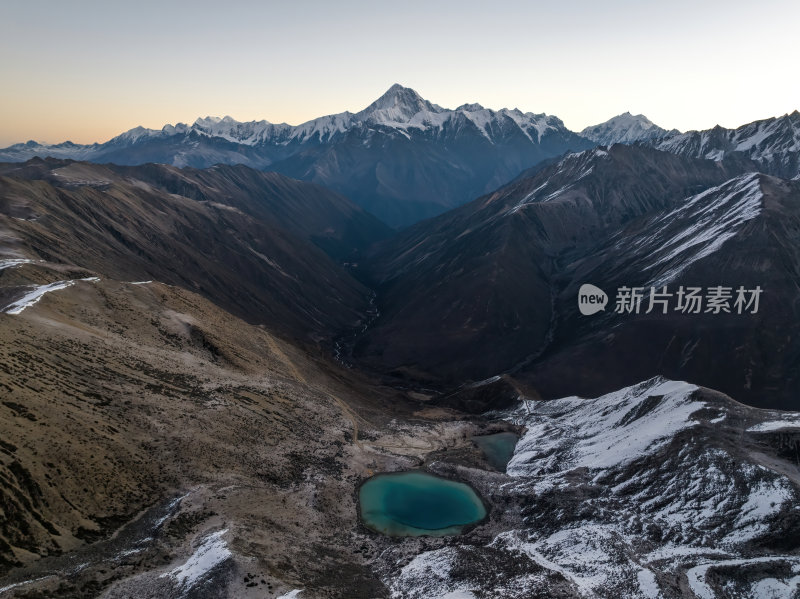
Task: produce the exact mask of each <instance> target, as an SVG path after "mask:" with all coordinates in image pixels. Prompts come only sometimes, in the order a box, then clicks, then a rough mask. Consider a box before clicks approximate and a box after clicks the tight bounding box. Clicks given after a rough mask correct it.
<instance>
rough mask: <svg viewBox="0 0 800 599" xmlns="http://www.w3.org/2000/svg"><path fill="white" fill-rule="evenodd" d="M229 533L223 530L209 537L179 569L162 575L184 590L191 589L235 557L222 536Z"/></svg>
mask: <svg viewBox="0 0 800 599" xmlns="http://www.w3.org/2000/svg"><path fill="white" fill-rule="evenodd" d="M227 532H228V529H227V528H226V529H223V530H220V531H217V532H215V533H212V534H210V535H208V536H207V537H206V538H205V539H203V542H202V543H201V544H200V546H199V547H198V548H197V549H196V550H195V552H194V553H193V554H192V555H191V557H189V559H188V560H186V562H185V563H184V564H183V565H181V566H178V567H177V568H175V569H173V570H170V571H169V572H166V573H164V574H162V575H161V576H160V577H161V578H164V577H166V576H170V577H172V578H173V579H175V581H176V582H177V583H178V584H179V585H180V586H181V588H183V589H187V590H188V589H191V588H192V587H193V586H194V585H195V584H196V583H197V582H198V581H199V580H200V579H202V578H203V577H205V576H206V575H207V574H208V573H209V572H210V571H211V570H213V569H214V568H215V567H216V566H218V565H219V564H221V563H223V562H225V561H227V560H228V559H230V557H231V556H232V555H233V554H232V553H231V552H230V550H229V549H228V544H227V543H226V542H225V539H223V538H222V535H224V534H225V533H227Z"/></svg>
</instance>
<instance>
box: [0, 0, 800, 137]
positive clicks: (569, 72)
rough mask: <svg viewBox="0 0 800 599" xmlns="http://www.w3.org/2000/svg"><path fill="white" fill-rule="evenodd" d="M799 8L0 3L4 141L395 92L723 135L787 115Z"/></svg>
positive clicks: (686, 0)
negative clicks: (717, 128) (721, 130)
mask: <svg viewBox="0 0 800 599" xmlns="http://www.w3.org/2000/svg"><path fill="white" fill-rule="evenodd" d="M799 25H800V2H797V0H762V1H761V2H759V3H756V2H752V1H749V0H748V1H742V0H724V1H723V0H705V1H704V0H670V1H664V2H652V1H648V0H637V1H630V0H607V1H604V2H598V1H590V0H587V1H583V0H578V1H569V0H562V1H559V0H552V1H550V2H546V3H544V2H533V1H528V2H510V1H509V2H494V3H489V2H471V1H469V0H460V1H457V2H449V1H447V2H435V1H429V2H417V1H415V0H412V1H408V0H406V1H405V2H380V1H375V0H373V1H372V2H362V1H344V2H342V1H338V2H337V1H335V0H330V1H302V0H295V1H292V2H285V3H283V2H282V3H277V2H263V1H262V2H242V1H239V0H227V1H225V2H205V1H203V0H193V1H191V2H183V1H170V0H161V1H158V2H152V1H150V0H139V1H136V2H117V1H115V0H104V1H93V0H70V1H64V0H57V1H41V0H0V52H1V53H0V57H1V58H0V82H1V83H0V147H5V146H7V145H10V144H12V143H16V142H20V141H27V140H28V139H35V140H37V141H42V142H48V143H56V142H61V141H65V140H72V141H74V142H77V143H89V142H94V141H106V140H108V139H109V138H111V137H113V136H114V135H116V134H118V133H121V132H122V131H125V130H127V129H130V128H132V127H135V126H137V125H143V126H145V127H151V128H161V126H162V125H164V124H165V123H177V122H187V123H191V122H193V121H194V120H195V118H197V117H198V116H206V115H212V116H225V115H230V116H232V117H234V118H236V119H238V120H253V119H257V120H260V119H267V120H268V121H271V122H276V123H279V122H288V123H290V124H298V123H301V122H303V121H306V120H309V119H311V118H314V117H317V116H322V115H326V114H331V113H336V112H343V111H345V110H351V111H357V110H360V109H362V108H364V107H365V106H366V105H367V104H369V103H370V102H372V101H373V100H374V99H375V98H377V97H378V96H379V95H380V94H381V93H383V92H384V91H385V90H386V89H387V88H388V87H389V86H390V85H391V84H393V83H396V82H397V83H401V84H403V85H405V86H408V87H412V88H414V89H416V90H417V91H418V92H419V93H420V94H421V95H422V96H423V97H425V98H426V99H428V100H430V101H432V102H435V103H437V104H440V105H442V106H445V107H449V108H455V107H456V106H458V105H460V104H463V103H465V102H479V103H481V104H483V105H484V106H487V107H490V108H503V107H508V108H514V107H517V108H520V109H521V110H524V111H532V112H546V113H548V114H554V115H556V116H558V117H560V118H561V119H562V120H563V121H564V123H565V124H566V125H567V126H568V127H570V128H571V129H573V130H580V129H582V128H583V127H585V126H587V125H590V124H595V123H598V122H601V121H604V120H607V119H608V118H610V117H612V116H614V115H616V114H619V113H621V112H625V111H626V110H628V111H630V112H632V113H634V114H637V113H643V114H645V115H647V116H648V117H649V118H650V119H651V120H653V121H654V122H656V123H657V124H659V125H661V126H662V127H665V128H668V129H669V128H677V129H681V130H688V129H705V128H709V127H712V126H714V125H715V124H720V125H723V126H727V127H735V126H738V125H741V124H744V123H747V122H750V121H753V120H756V119H759V118H766V117H770V116H777V115H781V114H784V113H787V112H791V111H792V110H795V109H800V77H798V76H797V59H798V57H800V50H799V49H798V43H797V39H798V31H800V28H799V27H798V26H799Z"/></svg>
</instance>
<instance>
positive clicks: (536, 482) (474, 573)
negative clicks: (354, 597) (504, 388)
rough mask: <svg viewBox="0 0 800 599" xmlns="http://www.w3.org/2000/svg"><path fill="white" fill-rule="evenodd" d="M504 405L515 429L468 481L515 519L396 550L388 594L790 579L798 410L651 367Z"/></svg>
mask: <svg viewBox="0 0 800 599" xmlns="http://www.w3.org/2000/svg"><path fill="white" fill-rule="evenodd" d="M502 416H503V417H504V418H506V419H509V420H513V421H515V422H517V423H518V424H522V425H524V426H525V427H526V432H525V433H524V435H523V437H522V438H521V440H520V441H519V443H518V445H517V447H516V450H515V453H514V457H513V458H512V460H511V462H510V463H509V466H508V472H507V476H506V477H504V478H502V479H500V478H498V479H496V480H494V481H492V482H485V483H484V484H483V486H482V488H481V490H482V492H483V493H485V494H487V495H488V496H490V497H491V498H492V500H493V503H494V504H495V505H503V506H504V509H505V510H506V511H507V512H508V513H507V514H505V515H504V516H498V518H502V519H503V520H504V521H505V522H511V521H513V519H514V518H513V517H512V516H510V514H511V513H513V512H515V511H517V518H518V520H517V525H516V526H514V527H511V528H509V529H506V530H503V528H504V527H503V526H502V525H499V524H496V525H495V527H496V528H495V531H494V532H493V533H492V534H490V535H488V536H487V537H486V540H485V541H481V542H477V543H476V542H474V539H471V540H470V541H468V542H454V543H453V544H452V545H449V546H446V547H442V548H438V549H435V550H431V551H426V552H421V553H419V554H418V555H415V556H413V557H411V558H410V559H409V558H405V559H402V558H401V559H400V560H399V561H398V562H397V563H395V564H394V565H393V566H391V567H389V568H388V569H387V571H386V574H385V575H386V578H387V582H388V584H389V586H390V587H391V589H392V591H393V596H394V597H398V598H400V597H403V598H406V597H408V598H420V599H422V598H425V599H433V598H445V597H448V598H451V597H460V598H470V597H481V598H488V597H497V598H501V597H503V598H508V597H520V598H522V597H526V598H527V597H641V598H648V599H650V598H653V599H654V598H657V597H699V598H702V599H706V598H711V597H719V598H722V597H726V598H729V597H742V598H752V597H772V596H775V597H790V596H795V594H796V593H797V592H798V588H800V587H799V585H800V576H798V574H800V554H798V551H797V550H798V546H799V545H800V541H798V535H797V532H798V530H799V529H800V503H799V500H800V490H799V489H798V483H799V482H800V471H799V470H798V458H797V453H796V452H797V450H798V446H800V424H799V423H798V421H797V418H796V415H791V414H784V413H780V412H767V411H762V410H755V409H753V408H748V407H745V406H743V405H741V404H738V403H736V402H734V401H732V400H731V399H729V398H728V397H726V396H723V395H721V394H718V393H715V392H711V391H709V390H706V389H703V388H698V387H696V386H694V385H691V384H688V383H684V382H675V381H669V380H666V379H663V378H660V377H658V378H654V379H651V380H648V381H645V382H643V383H640V384H638V385H635V386H632V387H628V388H625V389H621V390H619V391H616V392H613V393H610V394H608V395H604V396H602V397H598V398H596V399H588V400H587V399H580V398H577V397H569V398H565V399H560V400H555V401H549V402H541V401H530V400H529V401H523V403H522V404H521V405H520V406H519V407H518V408H516V409H514V410H512V411H509V412H506V413H504V414H502ZM490 526H491V525H487V527H490Z"/></svg>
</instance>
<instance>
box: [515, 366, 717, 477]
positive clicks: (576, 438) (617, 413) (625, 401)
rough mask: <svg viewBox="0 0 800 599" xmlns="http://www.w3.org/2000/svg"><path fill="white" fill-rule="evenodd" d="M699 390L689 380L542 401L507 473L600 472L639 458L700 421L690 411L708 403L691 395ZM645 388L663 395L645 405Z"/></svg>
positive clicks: (653, 394) (650, 394) (528, 420)
mask: <svg viewBox="0 0 800 599" xmlns="http://www.w3.org/2000/svg"><path fill="white" fill-rule="evenodd" d="M696 389H697V387H695V386H694V385H689V384H688V383H681V382H674V381H664V382H658V383H656V384H651V383H649V382H648V383H643V384H642V385H639V386H635V387H629V388H628V389H623V390H622V391H617V392H614V393H610V394H608V395H603V396H602V397H598V398H597V399H588V400H587V399H581V398H579V397H568V398H565V399H558V400H554V401H551V402H537V403H535V404H533V407H532V408H531V416H530V417H526V426H527V427H528V432H527V433H525V435H524V436H523V437H522V439H520V441H519V443H518V444H517V448H516V450H515V451H514V457H513V458H512V459H511V462H509V464H508V474H510V475H511V476H538V475H539V474H540V473H542V472H547V473H549V474H553V473H555V472H564V471H568V470H572V469H574V468H588V469H590V470H596V469H598V468H611V467H615V466H619V465H621V464H624V463H627V462H630V461H632V460H635V459H639V458H641V457H642V456H644V455H647V454H648V453H650V452H652V451H654V450H655V449H657V448H658V447H659V445H660V444H661V443H663V442H664V441H665V440H669V439H671V438H672V437H673V436H674V435H675V434H676V433H677V432H679V431H681V430H683V429H685V428H689V427H691V426H694V425H695V424H696V422H694V421H692V419H691V415H692V414H693V413H694V412H696V411H697V410H699V409H701V408H703V407H704V404H703V403H702V402H698V401H692V400H691V399H690V398H691V393H692V392H693V391H695V390H696ZM643 392H646V393H647V394H648V397H659V398H660V399H658V400H657V401H656V400H653V401H649V402H645V403H643V401H642V393H643ZM552 415H558V418H553V417H552ZM548 478H552V477H548ZM545 484H549V483H545Z"/></svg>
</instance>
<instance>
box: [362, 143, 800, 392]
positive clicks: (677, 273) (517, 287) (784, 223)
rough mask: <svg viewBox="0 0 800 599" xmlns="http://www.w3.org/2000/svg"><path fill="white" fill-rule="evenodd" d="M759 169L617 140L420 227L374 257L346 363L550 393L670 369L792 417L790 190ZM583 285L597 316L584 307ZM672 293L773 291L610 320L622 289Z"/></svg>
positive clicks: (794, 280) (798, 263)
mask: <svg viewBox="0 0 800 599" xmlns="http://www.w3.org/2000/svg"><path fill="white" fill-rule="evenodd" d="M753 170H756V167H755V165H753V163H751V162H749V161H747V160H745V159H742V158H740V157H736V156H734V157H732V158H731V159H726V160H723V161H718V162H715V161H711V160H697V159H690V158H683V157H679V156H675V155H672V154H668V153H663V152H658V151H654V150H650V149H647V148H643V147H631V146H621V145H617V146H613V147H611V148H610V149H597V150H592V151H587V152H583V153H580V154H575V155H570V156H567V157H566V158H565V159H563V160H562V161H560V162H559V163H557V164H555V165H551V166H549V167H546V168H544V169H543V170H540V171H539V172H538V173H536V174H535V175H534V176H532V177H529V178H521V179H519V180H517V181H515V182H514V183H513V184H510V185H508V186H506V187H505V188H502V189H500V190H499V191H497V192H495V193H493V194H491V195H489V196H484V197H482V198H480V199H478V200H476V201H475V202H472V203H471V204H468V205H467V206H465V207H463V208H461V209H458V210H455V211H453V212H451V213H448V214H447V215H443V216H442V217H439V218H436V219H433V220H431V221H428V222H425V223H421V224H419V225H417V226H416V227H412V228H411V229H409V230H408V231H405V232H403V233H402V234H400V235H398V236H396V237H395V238H393V239H391V240H389V241H388V242H386V243H385V244H383V245H382V246H381V247H380V249H378V250H377V251H376V252H375V254H374V259H373V261H372V262H371V263H370V269H371V270H370V274H371V276H372V277H373V279H374V280H375V281H376V284H378V285H379V290H380V292H379V297H380V298H381V299H380V301H381V305H380V309H381V317H380V318H379V319H378V321H377V322H376V323H375V325H374V327H373V328H372V329H371V331H369V332H368V334H367V335H366V336H365V337H364V338H363V339H362V340H361V343H360V344H359V345H358V346H357V348H356V353H357V355H359V356H361V358H362V359H363V360H364V361H365V362H367V363H369V364H371V365H373V366H376V367H381V368H386V369H389V370H392V371H393V372H395V373H396V374H403V375H406V376H415V377H423V378H425V377H427V378H429V380H433V381H439V382H441V381H447V382H456V381H459V380H463V379H464V378H470V379H472V380H477V379H481V378H486V377H489V376H491V375H495V374H499V373H502V372H514V373H516V374H517V376H519V377H521V378H522V379H524V380H527V381H528V382H530V383H531V384H532V385H533V386H534V387H535V388H537V389H538V390H539V392H540V393H542V394H543V395H545V396H546V397H556V396H562V395H568V394H572V393H583V394H588V393H590V391H589V390H590V389H594V390H597V389H601V390H608V389H611V388H617V387H619V386H622V385H624V384H628V383H630V382H633V381H635V380H641V379H642V378H644V377H646V376H652V375H654V374H657V373H660V372H665V373H667V374H668V375H669V376H673V377H679V378H688V379H691V380H696V381H698V382H700V383H703V384H708V385H709V386H715V387H716V388H719V389H722V390H724V391H726V392H728V393H731V394H732V395H734V396H735V397H737V398H740V399H743V400H746V401H749V402H752V403H754V404H756V405H769V406H788V405H790V404H789V403H788V402H790V401H791V400H792V398H793V397H794V396H795V395H794V394H795V393H796V392H797V391H798V381H797V380H795V378H794V377H793V376H792V375H791V373H790V372H789V371H790V370H791V367H790V366H789V364H790V362H791V360H793V359H795V358H796V356H797V352H798V350H800V345H799V344H798V341H797V340H796V339H794V338H793V336H792V335H791V334H787V332H786V330H785V323H786V322H794V321H795V319H796V317H797V310H798V308H797V305H796V303H795V302H794V300H793V299H792V298H795V297H797V286H798V269H799V268H800V258H798V254H797V252H796V250H795V249H794V248H795V247H796V244H795V242H796V235H797V232H796V231H797V229H796V227H798V220H797V219H798V215H799V214H800V201H799V200H798V195H797V194H798V190H797V188H798V184H797V183H795V182H787V181H782V180H778V179H773V178H770V177H766V176H756V175H745V176H743V177H742V176H741V175H742V173H747V172H748V171H753ZM704 192H705V193H704ZM723 244H724V249H721V248H723ZM583 283H592V284H595V285H597V286H599V287H601V288H603V289H605V291H606V292H607V293H608V294H609V295H610V296H611V299H610V305H609V306H608V307H607V309H606V312H605V313H601V314H599V315H595V316H593V317H586V316H582V315H581V314H580V313H579V312H578V308H577V296H578V288H579V287H580V285H581V284H583ZM665 284H666V285H669V286H672V287H674V288H675V290H677V287H678V286H679V285H685V286H688V285H693V286H701V287H703V288H706V287H709V286H717V285H724V286H729V287H733V288H734V289H735V288H738V287H739V286H744V287H746V288H748V289H749V288H754V287H755V286H756V285H760V286H761V287H762V288H764V289H765V291H764V296H763V298H762V306H761V311H760V312H759V313H758V314H756V315H744V314H743V315H738V314H732V315H727V314H704V313H701V314H698V315H691V314H683V313H680V312H678V313H676V312H674V311H671V312H670V313H669V314H667V315H664V316H654V315H652V314H651V315H644V314H640V315H636V314H625V315H614V314H613V313H612V311H613V308H614V299H615V297H614V296H615V293H616V289H617V288H618V287H621V286H624V285H627V286H629V287H635V286H642V287H647V288H648V292H649V286H651V285H659V286H663V285H665ZM606 381H608V387H605V386H604V385H605V382H606ZM612 381H613V382H612Z"/></svg>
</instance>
